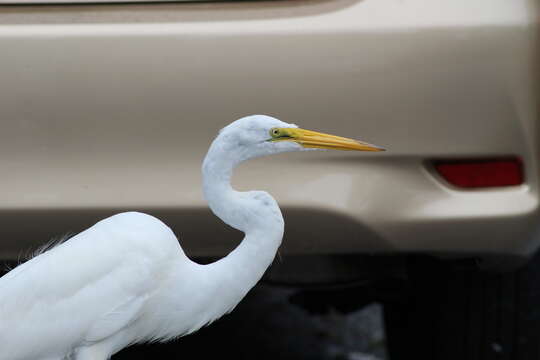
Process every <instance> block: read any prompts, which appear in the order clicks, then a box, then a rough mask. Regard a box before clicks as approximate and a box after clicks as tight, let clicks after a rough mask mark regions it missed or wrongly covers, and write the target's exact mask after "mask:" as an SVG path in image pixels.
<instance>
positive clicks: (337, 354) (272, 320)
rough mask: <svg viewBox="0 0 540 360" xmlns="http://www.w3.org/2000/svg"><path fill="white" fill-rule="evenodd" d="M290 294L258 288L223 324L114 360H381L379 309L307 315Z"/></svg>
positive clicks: (137, 349) (370, 307)
mask: <svg viewBox="0 0 540 360" xmlns="http://www.w3.org/2000/svg"><path fill="white" fill-rule="evenodd" d="M292 292H293V290H289V289H283V288H276V287H271V286H257V287H256V288H255V289H253V290H252V291H251V292H250V294H249V295H248V296H247V297H246V299H244V301H243V302H242V303H241V304H240V305H239V306H238V307H237V308H236V309H235V310H234V311H233V313H231V314H230V315H228V316H226V317H225V318H223V319H221V320H219V321H217V322H216V323H214V324H212V325H211V326H209V327H207V328H204V329H202V330H201V331H199V332H198V333H196V334H193V335H190V336H187V337H184V338H181V339H179V340H178V341H176V342H174V343H170V344H156V345H145V346H135V347H131V348H129V349H126V350H124V351H122V352H120V353H118V354H117V355H116V356H114V357H113V360H127V359H131V360H132V359H165V358H166V359H189V358H197V359H216V358H218V357H220V358H228V359H235V360H243V359H250V360H253V359H257V360H266V359H269V360H270V359H272V360H276V359H280V360H288V359H290V360H293V359H294V360H308V359H309V360H331V359H336V360H338V359H339V360H385V359H386V353H385V347H384V331H383V326H382V316H381V307H380V306H379V305H377V304H372V305H368V306H367V307H365V308H364V309H362V310H359V311H355V312H352V313H349V314H346V315H345V314H340V313H338V312H335V311H331V312H329V313H327V314H324V315H312V314H309V313H308V312H307V311H305V310H303V309H301V308H299V307H297V306H295V305H291V304H290V303H289V302H288V301H287V299H288V297H289V296H290V295H291V293H292Z"/></svg>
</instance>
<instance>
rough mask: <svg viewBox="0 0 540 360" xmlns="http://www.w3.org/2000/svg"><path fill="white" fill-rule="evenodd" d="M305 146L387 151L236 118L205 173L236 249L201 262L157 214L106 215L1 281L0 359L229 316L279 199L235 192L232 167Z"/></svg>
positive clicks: (101, 353)
mask: <svg viewBox="0 0 540 360" xmlns="http://www.w3.org/2000/svg"><path fill="white" fill-rule="evenodd" d="M310 148H320V149H337V150H362V151H380V150H383V149H382V148H380V147H377V146H375V145H371V144H368V143H363V142H359V141H355V140H351V139H347V138H342V137H338V136H332V135H327V134H322V133H317V132H313V131H308V130H302V129H299V128H298V127H297V126H296V125H292V124H287V123H284V122H282V121H280V120H277V119H274V118H272V117H268V116H263V115H255V116H249V117H245V118H242V119H240V120H237V121H235V122H233V123H232V124H230V125H228V126H227V127H225V128H224V129H222V130H221V131H220V132H219V135H218V136H217V137H216V139H215V140H214V141H213V143H212V145H211V146H210V149H209V151H208V154H207V155H206V158H205V159H204V162H203V166H202V172H203V188H204V195H205V198H206V200H207V201H208V203H209V206H210V208H211V209H212V211H213V212H214V214H215V215H217V216H218V217H219V218H220V219H222V220H223V221H224V222H225V223H226V224H228V225H230V226H232V227H233V228H236V229H238V230H240V231H242V232H244V233H245V237H244V239H243V241H242V242H241V243H240V244H239V245H238V247H236V248H235V249H234V250H233V251H232V252H231V253H230V254H229V255H227V256H226V257H224V258H222V259H221V260H219V261H216V262H214V263H211V264H208V265H200V264H197V263H195V262H193V261H191V260H190V259H189V258H188V257H187V256H186V255H185V254H184V251H183V250H182V248H181V247H180V245H179V243H178V240H177V238H176V236H175V235H174V233H173V232H172V231H171V229H170V228H169V227H167V225H165V224H164V223H162V222H161V221H160V220H158V219H156V218H154V217H152V216H150V215H146V214H142V213H138V212H127V213H121V214H117V215H114V216H111V217H109V218H106V219H104V220H102V221H100V222H98V223H97V224H95V225H94V226H92V227H90V228H89V229H87V230H85V231H83V232H81V233H79V234H78V235H76V236H74V237H72V238H71V239H69V240H67V241H65V242H64V243H62V244H58V245H56V246H54V247H53V248H52V249H49V250H47V251H45V252H43V253H41V254H39V255H37V256H35V257H34V258H32V259H31V260H29V261H27V262H26V263H24V264H22V265H19V266H18V267H16V268H15V269H13V270H11V271H10V272H9V273H7V274H6V275H4V276H3V277H2V278H0V359H1V360H29V359H42V360H61V359H75V360H105V359H108V358H109V357H110V356H111V355H112V354H114V353H116V352H118V351H119V350H121V349H123V348H124V347H126V346H129V345H130V344H134V343H140V342H146V341H166V340H169V339H172V338H175V337H178V336H181V335H185V334H189V333H191V332H194V331H196V330H198V329H199V328H201V327H202V326H204V325H206V324H209V323H211V322H212V321H214V320H215V319H217V318H219V317H220V316H222V315H224V314H226V313H228V312H230V311H231V310H232V309H233V308H234V307H235V306H236V305H237V304H238V302H240V300H241V299H242V298H243V297H244V295H246V293H247V292H248V291H249V290H250V289H251V288H252V287H253V286H254V285H255V284H256V283H257V282H258V281H259V279H260V278H261V276H262V275H263V273H264V272H265V270H266V268H267V267H268V266H269V265H270V264H271V262H272V260H273V259H274V256H275V254H276V251H277V249H278V247H279V245H280V243H281V239H282V236H283V230H284V223H283V218H282V215H281V212H280V209H279V207H278V205H277V203H276V201H275V200H274V199H273V198H272V197H271V196H270V195H269V194H268V193H266V192H262V191H248V192H238V191H235V190H233V189H232V187H231V185H230V179H231V174H232V170H233V168H234V167H235V166H236V165H238V164H239V163H240V162H242V161H244V160H248V159H251V158H254V157H258V156H263V155H270V154H276V153H281V152H287V151H298V150H302V149H310Z"/></svg>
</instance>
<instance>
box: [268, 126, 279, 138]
mask: <svg viewBox="0 0 540 360" xmlns="http://www.w3.org/2000/svg"><path fill="white" fill-rule="evenodd" d="M270 135H271V136H272V137H278V136H279V129H278V128H273V129H271V130H270Z"/></svg>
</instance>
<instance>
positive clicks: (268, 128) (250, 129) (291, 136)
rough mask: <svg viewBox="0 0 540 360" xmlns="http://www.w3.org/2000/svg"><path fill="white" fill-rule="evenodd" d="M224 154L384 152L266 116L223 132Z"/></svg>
mask: <svg viewBox="0 0 540 360" xmlns="http://www.w3.org/2000/svg"><path fill="white" fill-rule="evenodd" d="M218 139H220V140H221V141H220V143H221V144H222V146H223V148H222V150H224V151H228V152H230V153H231V154H234V155H235V157H237V158H239V160H247V159H250V158H254V157H258V156H264V155H271V154H278V153H282V152H289V151H302V150H308V149H333V150H356V151H384V148H382V147H379V146H376V145H372V144H369V143H365V142H362V141H358V140H353V139H348V138H344V137H340V136H335V135H329V134H324V133H320V132H316V131H311V130H304V129H300V128H298V126H296V125H294V124H288V123H286V122H283V121H281V120H278V119H276V118H273V117H270V116H266V115H252V116H247V117H244V118H241V119H239V120H236V121H235V122H233V123H231V124H229V125H228V126H226V127H225V128H223V129H222V130H221V131H220V133H219V136H218Z"/></svg>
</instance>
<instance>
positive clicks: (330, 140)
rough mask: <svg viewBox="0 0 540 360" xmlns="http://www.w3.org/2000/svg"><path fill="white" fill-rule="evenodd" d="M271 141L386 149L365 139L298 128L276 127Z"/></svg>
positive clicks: (335, 148) (343, 147)
mask: <svg viewBox="0 0 540 360" xmlns="http://www.w3.org/2000/svg"><path fill="white" fill-rule="evenodd" d="M273 131H274V133H272V134H271V135H272V139H270V140H271V141H294V142H296V143H298V144H300V145H302V146H303V147H305V148H314V149H332V150H356V151H385V150H386V149H385V148H383V147H380V146H377V145H373V144H369V143H366V142H363V141H358V140H353V139H349V138H345V137H341V136H335V135H329V134H324V133H320V132H316V131H311V130H304V129H298V128H275V129H273Z"/></svg>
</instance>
